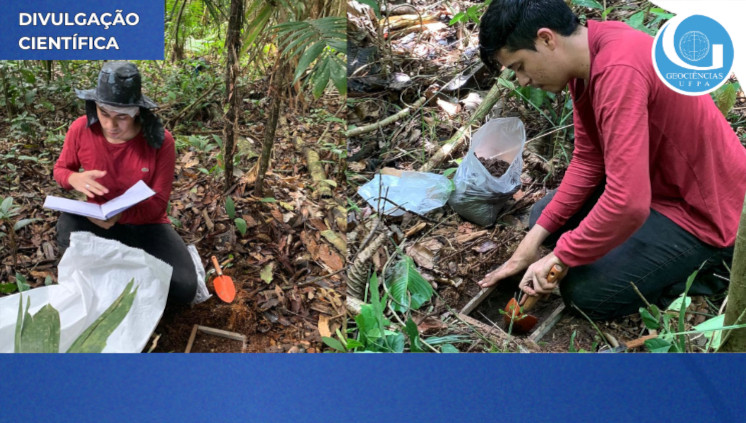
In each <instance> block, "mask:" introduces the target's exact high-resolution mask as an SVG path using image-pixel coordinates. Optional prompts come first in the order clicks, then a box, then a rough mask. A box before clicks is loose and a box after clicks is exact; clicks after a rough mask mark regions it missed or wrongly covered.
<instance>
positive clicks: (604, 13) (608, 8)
mask: <svg viewBox="0 0 746 423" xmlns="http://www.w3.org/2000/svg"><path fill="white" fill-rule="evenodd" d="M614 9H615V7H613V6H612V7H607V8H606V9H604V11H603V12H601V20H604V21H605V20H606V17H607V16H609V13H611V12H612V11H614Z"/></svg>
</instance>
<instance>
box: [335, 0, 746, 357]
mask: <svg viewBox="0 0 746 423" xmlns="http://www.w3.org/2000/svg"><path fill="white" fill-rule="evenodd" d="M672 3H673V2H665V1H660V2H656V1H652V2H650V1H632V0H605V1H599V0H567V1H566V0H492V1H490V0H487V1H485V2H467V1H448V2H446V1H430V0H409V1H375V0H350V1H348V3H347V6H348V7H347V44H348V48H347V58H348V63H347V83H348V91H347V123H348V126H347V130H346V134H345V135H346V137H347V143H348V144H347V149H348V151H347V172H346V176H347V182H348V184H347V198H348V199H347V203H348V210H349V212H348V225H347V228H348V233H347V247H348V255H349V257H348V266H347V268H346V270H345V271H346V281H347V290H346V295H347V301H346V303H347V304H346V305H347V309H348V312H349V314H348V316H349V318H348V321H347V330H346V331H344V332H341V331H338V332H337V333H336V334H335V336H333V337H326V338H323V340H324V342H325V344H326V345H327V346H329V347H330V348H332V349H334V350H337V351H339V352H434V353H457V352H474V353H477V352H604V353H607V352H659V353H661V352H743V351H746V204H745V203H744V196H745V195H746V97H745V96H744V91H743V89H742V87H741V85H740V84H739V82H738V80H737V79H736V74H735V73H734V69H733V64H734V48H733V40H732V39H731V37H730V35H729V34H728V32H727V30H726V28H725V27H724V26H722V25H721V24H720V23H719V22H717V21H716V20H715V19H713V18H710V17H707V16H703V15H692V14H689V15H687V14H685V13H682V12H680V11H679V9H676V10H671V9H673V8H675V7H677V6H675V5H673V4H672ZM669 5H670V6H669Z"/></svg>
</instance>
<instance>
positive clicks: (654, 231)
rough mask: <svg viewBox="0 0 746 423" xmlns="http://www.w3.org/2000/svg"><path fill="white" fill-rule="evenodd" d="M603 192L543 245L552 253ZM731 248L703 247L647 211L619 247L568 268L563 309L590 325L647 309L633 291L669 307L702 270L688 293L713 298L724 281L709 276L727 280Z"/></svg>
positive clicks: (537, 208)
mask: <svg viewBox="0 0 746 423" xmlns="http://www.w3.org/2000/svg"><path fill="white" fill-rule="evenodd" d="M555 192H556V191H551V192H549V193H548V194H547V196H546V197H544V198H542V199H541V200H539V201H538V202H537V203H536V204H534V206H533V208H532V209H531V215H530V218H529V226H530V227H533V226H534V224H536V221H537V220H538V219H539V216H540V215H541V212H542V211H543V210H544V208H545V207H546V206H547V204H549V201H550V200H551V199H552V197H554V194H555ZM602 192H603V186H601V187H600V188H599V189H598V190H596V192H595V193H594V195H593V196H592V197H591V198H590V199H589V200H588V202H587V203H586V204H585V206H584V207H583V208H582V209H581V210H580V211H579V212H578V213H577V214H576V215H575V216H573V217H572V218H571V219H570V220H569V221H568V222H567V223H566V224H565V225H564V226H563V227H561V228H560V229H559V230H558V231H557V232H555V233H553V234H552V235H551V236H550V237H548V238H547V240H546V241H545V245H546V246H547V247H549V248H554V245H555V243H556V242H557V240H558V239H559V237H560V235H562V234H563V233H564V232H566V231H568V230H572V229H574V228H576V227H577V226H578V225H579V224H580V222H581V220H583V218H585V216H587V215H588V213H589V212H590V210H591V208H593V206H594V205H595V203H596V201H597V200H598V198H599V197H600V196H601V193H602ZM732 260H733V247H729V248H716V247H713V246H710V245H708V244H705V243H703V242H702V241H700V240H699V239H697V238H696V237H695V236H694V235H692V234H690V233H689V232H687V231H685V230H684V229H683V228H681V227H680V226H679V225H677V224H676V223H674V222H673V221H672V220H671V219H669V218H667V217H666V216H663V215H662V214H660V213H658V212H657V211H655V210H652V209H651V210H650V216H648V218H647V220H646V221H645V223H644V224H643V225H642V227H641V228H640V229H638V230H637V231H636V232H635V233H633V234H632V236H631V237H630V238H629V239H627V240H626V241H625V242H624V243H623V244H622V245H620V246H618V247H616V248H614V249H613V250H611V251H610V252H609V253H608V254H606V255H605V256H603V257H602V258H600V259H599V260H597V261H595V262H593V263H591V264H587V265H584V266H577V267H572V268H570V270H569V271H568V273H567V276H565V278H564V279H563V280H562V281H561V283H560V292H561V293H562V299H563V300H564V302H565V304H566V305H567V306H568V307H570V308H571V309H572V305H574V306H575V307H577V308H579V309H581V310H582V311H583V312H584V313H586V314H587V315H588V316H589V317H590V318H592V319H594V320H606V319H612V318H615V317H619V316H626V315H628V314H632V313H636V312H638V310H639V308H640V307H644V306H645V303H644V302H643V300H642V299H641V298H640V296H639V295H638V294H637V293H636V292H635V291H634V288H633V287H632V285H631V283H634V284H635V286H637V288H638V289H639V290H640V292H641V293H642V295H643V296H644V297H645V299H647V300H648V302H650V303H652V304H656V303H657V304H658V305H661V306H667V305H668V304H670V303H671V301H673V300H674V299H675V298H676V297H678V296H679V295H680V294H681V293H683V292H684V289H685V287H686V280H687V278H688V277H689V275H691V274H692V272H694V271H695V270H697V269H698V268H699V267H700V266H703V268H702V270H701V271H700V272H699V274H698V276H697V278H696V279H695V281H694V283H693V284H692V286H691V288H690V289H689V294H691V295H712V294H716V293H718V292H721V291H723V290H724V289H725V288H727V286H728V281H727V280H723V279H721V278H717V277H715V276H714V275H713V273H718V274H720V275H727V271H726V270H725V268H724V265H723V263H727V265H728V266H730V263H731V261H732Z"/></svg>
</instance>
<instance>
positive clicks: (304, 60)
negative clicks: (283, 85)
mask: <svg viewBox="0 0 746 423" xmlns="http://www.w3.org/2000/svg"><path fill="white" fill-rule="evenodd" d="M325 47H326V41H323V40H322V41H317V42H316V43H314V44H313V45H312V46H311V47H309V48H308V50H306V51H305V52H304V53H303V55H302V56H301V57H300V60H299V61H298V67H297V68H296V70H295V75H293V83H295V82H297V81H298V80H299V79H300V77H301V76H303V73H305V72H306V70H308V68H309V67H310V66H311V63H313V61H314V60H316V59H317V58H318V57H319V55H320V54H321V52H322V51H324V48H325Z"/></svg>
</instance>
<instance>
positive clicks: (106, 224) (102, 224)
mask: <svg viewBox="0 0 746 423" xmlns="http://www.w3.org/2000/svg"><path fill="white" fill-rule="evenodd" d="M120 217H122V214H121V213H119V214H117V215H114V216H112V217H110V218H109V219H107V220H100V219H94V218H92V217H89V218H88V220H90V221H91V222H93V224H94V225H96V226H98V227H100V228H104V229H107V230H108V229H109V228H111V227H112V226H114V224H115V223H117V221H119V218H120Z"/></svg>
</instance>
